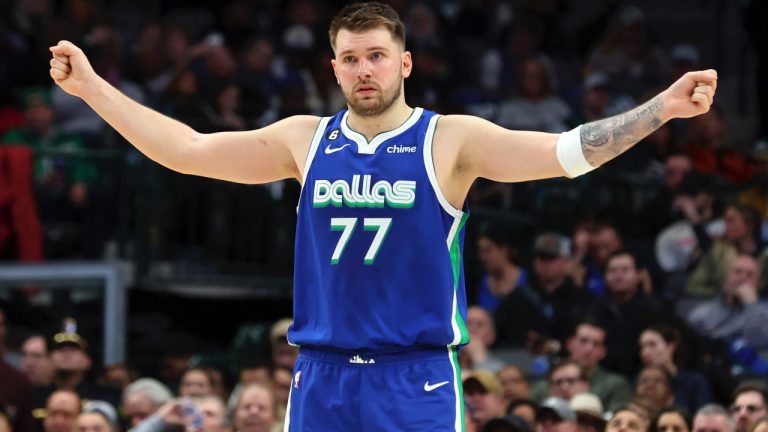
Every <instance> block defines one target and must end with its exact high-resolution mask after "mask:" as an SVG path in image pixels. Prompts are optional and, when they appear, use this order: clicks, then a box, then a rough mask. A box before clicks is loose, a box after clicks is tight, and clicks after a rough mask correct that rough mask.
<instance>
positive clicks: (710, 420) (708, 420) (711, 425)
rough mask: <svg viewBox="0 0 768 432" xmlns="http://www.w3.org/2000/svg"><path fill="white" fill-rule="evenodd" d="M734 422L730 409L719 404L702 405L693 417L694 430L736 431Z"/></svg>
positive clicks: (699, 431)
mask: <svg viewBox="0 0 768 432" xmlns="http://www.w3.org/2000/svg"><path fill="white" fill-rule="evenodd" d="M735 430H736V429H735V427H734V422H733V420H731V419H730V418H729V417H728V411H726V410H725V408H723V407H722V406H720V405H718V404H707V405H704V406H703V407H701V408H700V409H699V410H698V411H697V412H696V415H695V416H694V417H693V432H734V431H735Z"/></svg>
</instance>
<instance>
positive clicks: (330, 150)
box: [325, 143, 351, 154]
mask: <svg viewBox="0 0 768 432" xmlns="http://www.w3.org/2000/svg"><path fill="white" fill-rule="evenodd" d="M348 145H351V144H349V143H347V144H344V145H343V146H341V147H336V148H331V145H330V144H328V147H326V148H325V154H331V153H336V152H337V151H340V150H342V149H343V148H344V147H346V146H348Z"/></svg>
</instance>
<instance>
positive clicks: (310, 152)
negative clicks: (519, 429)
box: [50, 3, 717, 432]
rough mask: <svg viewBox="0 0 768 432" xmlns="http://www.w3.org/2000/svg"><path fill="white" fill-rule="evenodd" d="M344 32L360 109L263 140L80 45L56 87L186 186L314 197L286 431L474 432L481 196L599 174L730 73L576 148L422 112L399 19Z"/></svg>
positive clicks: (341, 64) (341, 18)
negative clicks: (252, 187)
mask: <svg viewBox="0 0 768 432" xmlns="http://www.w3.org/2000/svg"><path fill="white" fill-rule="evenodd" d="M329 33H330V39H331V48H332V49H333V52H334V58H333V60H332V61H331V66H332V67H333V71H334V73H335V76H336V79H337V81H338V84H339V85H340V86H341V89H342V91H343V92H344V95H345V96H346V98H347V102H348V108H349V109H348V110H344V111H342V112H339V113H337V114H336V115H334V116H332V117H325V118H317V117H312V116H295V117H290V118H286V119H283V120H280V121H278V122H276V123H274V124H272V125H269V126H266V127H264V128H262V129H259V130H254V131H249V132H226V133H214V134H201V133H197V132H196V131H194V130H192V129H191V128H189V127H188V126H186V125H184V124H181V123H179V122H177V121H175V120H173V119H170V118H168V117H164V116H163V115H161V114H158V113H157V112H155V111H152V110H150V109H148V108H145V107H143V106H141V105H139V104H137V103H135V102H134V101H132V100H130V99H129V98H128V97H126V96H124V95H123V94H121V93H120V92H118V91H117V90H116V89H115V88H114V87H112V86H110V85H109V84H108V83H107V82H106V81H105V80H103V79H102V78H100V77H99V76H97V75H96V74H95V73H94V71H93V69H92V68H91V66H90V64H89V63H88V60H87V59H86V57H85V56H84V55H83V52H82V51H81V50H80V49H79V48H78V47H76V46H74V45H73V44H71V43H69V42H66V41H62V42H60V43H59V44H57V45H56V46H54V47H51V51H52V53H53V58H52V59H51V70H50V74H51V77H52V78H53V79H54V80H55V82H56V83H57V84H58V85H59V86H61V87H62V88H63V89H64V90H65V91H66V92H68V93H70V94H72V95H75V96H78V97H80V98H82V99H83V100H85V101H86V102H87V103H88V104H89V105H90V106H91V107H92V108H93V109H94V110H96V112H97V113H99V115H101V116H102V117H103V118H104V119H105V120H106V121H107V122H109V123H110V124H111V125H112V126H113V127H114V128H115V129H116V130H117V131H118V132H119V133H120V134H122V135H123V136H124V137H125V138H126V139H127V140H128V141H130V142H131V143H132V144H133V145H134V146H136V147H137V148H138V149H139V150H140V151H142V152H143V153H144V154H146V155H147V156H149V157H150V158H152V159H153V160H155V161H157V162H158V163H160V164H162V165H164V166H166V167H168V168H170V169H172V170H175V171H179V172H182V173H186V174H193V175H199V176H205V177H211V178H217V179H223V180H229V181H233V182H239V183H266V182H271V181H275V180H280V179H286V178H293V179H296V180H298V181H299V182H301V185H302V193H301V197H300V200H299V207H298V226H297V231H296V264H295V269H294V324H293V326H292V327H291V329H290V331H289V333H288V340H289V341H290V342H291V343H292V344H295V345H298V346H300V355H299V359H298V360H297V362H296V366H295V369H294V378H293V382H292V385H291V394H290V397H289V402H288V413H287V414H286V421H285V425H286V426H285V427H286V430H290V431H310V430H311V431H317V430H320V431H353V430H365V431H369V432H370V431H448V430H451V431H460V430H463V428H464V424H463V411H464V405H463V398H462V394H461V377H460V373H459V369H458V363H457V360H456V355H457V349H458V347H459V346H461V345H463V344H466V343H467V341H468V333H467V329H466V326H465V321H466V299H465V292H464V282H463V276H464V275H463V270H462V259H461V248H462V243H463V242H462V238H463V227H464V223H465V221H466V220H467V212H466V207H465V206H464V200H465V197H466V196H467V191H468V190H469V187H470V185H471V184H472V182H473V181H474V180H475V179H476V178H478V177H484V178H487V179H491V180H495V181H500V182H518V181H525V180H535V179H544V178H550V177H560V176H567V177H576V176H578V175H581V174H584V173H586V172H588V171H590V170H592V169H594V168H596V167H598V166H600V165H601V164H603V163H605V162H606V161H608V160H610V159H612V158H614V157H615V156H617V155H618V154H620V153H622V152H623V151H625V150H627V149H628V148H630V147H631V146H632V145H633V144H635V143H637V142H638V141H639V140H641V139H642V138H643V137H645V136H647V135H648V134H650V133H651V132H653V131H654V130H655V129H656V128H658V127H659V126H661V125H662V124H663V123H664V122H666V121H667V120H669V119H672V118H684V117H692V116H695V115H698V114H701V113H705V112H707V110H709V107H710V104H711V103H712V97H713V96H714V93H715V87H716V85H717V84H716V83H717V74H716V72H715V71H714V70H708V71H700V72H691V73H688V74H686V75H684V76H683V77H682V78H680V79H679V80H678V81H677V82H675V83H674V84H672V86H670V87H669V88H668V89H666V90H664V91H663V92H662V93H661V94H659V95H658V96H656V97H654V98H653V99H651V100H650V101H648V102H646V103H645V104H643V105H641V106H639V107H638V108H635V109H633V110H632V111H629V112H627V113H625V114H622V115H618V116H615V117H612V118H608V119H605V120H600V121H596V122H593V123H589V124H585V125H582V126H580V127H578V128H576V129H574V130H572V131H570V132H566V133H563V134H560V135H553V134H546V133H539V132H523V131H511V130H506V129H504V128H501V127H499V126H496V125H494V124H492V123H490V122H487V121H485V120H483V119H480V118H477V117H471V116H459V115H451V116H439V115H437V114H435V113H432V112H428V111H426V110H424V109H422V108H414V107H410V106H408V105H407V104H406V102H405V98H404V96H403V82H404V79H405V78H407V77H408V76H409V75H410V73H411V70H412V67H413V63H412V59H411V54H410V53H409V52H408V51H406V50H405V42H404V41H405V31H404V28H403V24H402V22H401V21H400V19H399V17H398V16H397V14H396V13H395V11H394V10H392V8H390V7H389V6H386V5H383V4H379V3H362V4H354V5H349V6H346V7H345V8H344V9H342V10H341V12H339V14H338V15H337V16H336V17H335V18H334V20H333V22H332V23H331V28H330V32H329ZM473 60H476V59H467V61H473Z"/></svg>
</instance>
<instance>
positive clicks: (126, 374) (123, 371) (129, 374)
mask: <svg viewBox="0 0 768 432" xmlns="http://www.w3.org/2000/svg"><path fill="white" fill-rule="evenodd" d="M139 376H140V375H139V371H138V370H136V368H133V367H131V366H129V365H127V364H126V363H123V362H118V363H113V364H111V365H109V366H107V368H106V369H104V372H102V374H101V376H100V377H99V381H98V382H99V384H100V385H103V386H110V387H117V388H120V389H123V390H125V388H126V387H128V385H129V384H130V383H132V382H134V381H136V380H137V379H139Z"/></svg>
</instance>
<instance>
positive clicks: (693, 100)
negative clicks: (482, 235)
mask: <svg viewBox="0 0 768 432" xmlns="http://www.w3.org/2000/svg"><path fill="white" fill-rule="evenodd" d="M716 88H717V73H716V72H715V71H714V70H707V71H697V72H689V73H687V74H685V75H683V76H682V77H681V78H680V79H679V80H677V81H676V82H675V83H674V84H672V85H671V86H670V87H669V88H667V89H666V90H664V91H663V92H661V93H660V94H658V95H657V96H655V97H654V98H653V99H651V100H649V101H648V102H646V103H644V104H642V105H640V106H638V107H637V108H634V109H632V110H630V111H628V112H626V113H624V114H620V115H617V116H614V117H610V118H607V119H603V120H598V121H594V122H591V123H587V124H584V125H582V126H580V127H579V128H577V129H574V130H573V131H570V132H566V133H564V134H560V135H556V134H548V133H540V132H526V131H511V130H507V129H504V128H502V127H500V126H497V125H494V124H493V123H491V122H488V121H485V120H482V119H479V118H477V117H471V116H446V117H445V118H443V119H441V120H440V122H439V123H438V129H437V132H436V135H435V140H436V141H438V142H440V146H435V152H434V157H435V163H436V166H437V167H438V170H440V167H447V168H448V169H450V171H448V170H446V171H445V172H444V174H447V175H440V173H438V176H439V177H441V178H442V180H441V184H444V185H445V186H446V188H447V189H448V190H449V193H450V190H458V191H459V193H458V195H457V197H459V198H460V199H459V200H457V201H458V202H461V200H463V196H464V195H463V192H465V191H466V190H468V189H469V185H471V183H472V182H473V181H474V180H475V179H476V178H478V177H483V178H487V179H491V180H496V181H501V182H515V181H526V180H537V179H542V178H550V177H560V176H568V177H575V176H577V175H580V174H583V173H585V172H587V171H589V170H590V169H593V168H596V167H598V166H600V165H602V164H604V163H605V162H607V161H609V160H611V159H613V158H614V157H616V156H618V155H619V154H621V153H623V152H624V151H626V150H627V149H629V148H630V147H632V146H633V145H634V144H636V143H637V142H639V141H640V140H642V139H643V138H645V137H646V136H648V135H649V134H651V133H652V132H653V131H654V130H656V129H657V128H658V127H659V126H661V125H662V124H664V122H666V121H668V120H670V119H673V118H688V117H693V116H696V115H699V114H703V113H705V112H707V111H709V107H710V105H711V104H712V98H713V97H714V94H715V90H716Z"/></svg>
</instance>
